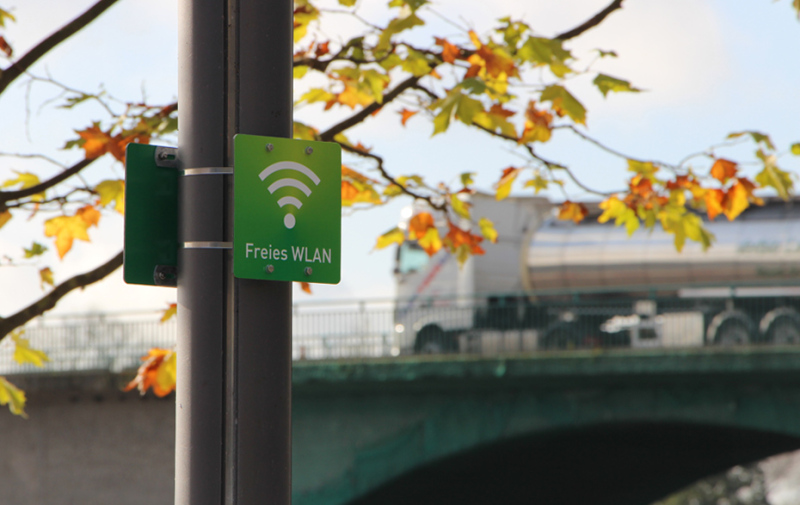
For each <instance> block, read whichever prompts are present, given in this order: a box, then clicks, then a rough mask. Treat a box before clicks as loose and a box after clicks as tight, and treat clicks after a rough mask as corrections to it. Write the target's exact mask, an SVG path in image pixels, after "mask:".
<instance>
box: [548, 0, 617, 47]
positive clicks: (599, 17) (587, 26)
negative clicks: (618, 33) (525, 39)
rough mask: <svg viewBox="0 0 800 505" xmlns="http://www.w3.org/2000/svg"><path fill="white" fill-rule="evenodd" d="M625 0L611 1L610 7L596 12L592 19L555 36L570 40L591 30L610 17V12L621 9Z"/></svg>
mask: <svg viewBox="0 0 800 505" xmlns="http://www.w3.org/2000/svg"><path fill="white" fill-rule="evenodd" d="M623 1H624V0H614V1H613V2H611V3H610V4H609V5H608V7H606V8H605V9H603V10H601V11H600V12H598V13H597V14H595V15H594V16H593V17H592V18H591V19H589V20H588V21H586V22H585V23H583V24H581V25H579V26H576V27H575V28H573V29H571V30H567V31H565V32H563V33H559V34H558V35H556V36H555V37H554V38H556V39H559V40H568V39H571V38H575V37H577V36H578V35H580V34H582V33H584V32H586V31H588V30H591V29H592V28H594V27H595V26H597V25H599V24H600V23H602V22H603V20H604V19H605V18H606V17H608V15H609V14H611V13H612V12H614V11H615V10H617V9H621V8H622V2H623Z"/></svg>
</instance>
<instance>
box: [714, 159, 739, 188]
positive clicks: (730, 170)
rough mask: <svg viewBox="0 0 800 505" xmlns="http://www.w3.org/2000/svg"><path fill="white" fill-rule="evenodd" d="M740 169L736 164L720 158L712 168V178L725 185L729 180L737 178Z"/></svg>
mask: <svg viewBox="0 0 800 505" xmlns="http://www.w3.org/2000/svg"><path fill="white" fill-rule="evenodd" d="M737 170H738V167H737V165H736V163H735V162H733V161H730V160H726V159H723V158H718V159H717V160H715V161H714V164H713V165H712V166H711V177H713V178H715V179H717V180H718V181H720V182H721V183H723V184H725V183H726V182H728V180H729V179H731V178H733V177H735V176H736V172H737Z"/></svg>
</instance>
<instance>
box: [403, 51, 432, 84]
mask: <svg viewBox="0 0 800 505" xmlns="http://www.w3.org/2000/svg"><path fill="white" fill-rule="evenodd" d="M400 66H401V68H402V69H403V70H405V71H406V72H408V73H409V74H411V75H413V76H414V77H420V76H423V75H427V74H429V73H430V71H431V66H430V64H429V63H428V59H427V58H426V57H425V55H424V54H423V53H421V52H419V51H415V50H413V49H409V50H408V56H406V59H405V60H402V62H401V63H400Z"/></svg>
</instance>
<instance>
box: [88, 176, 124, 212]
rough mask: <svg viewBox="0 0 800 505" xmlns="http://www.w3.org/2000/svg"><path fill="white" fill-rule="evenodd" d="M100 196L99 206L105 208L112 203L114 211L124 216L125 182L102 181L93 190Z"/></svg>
mask: <svg viewBox="0 0 800 505" xmlns="http://www.w3.org/2000/svg"><path fill="white" fill-rule="evenodd" d="M94 190H95V191H97V193H98V194H99V195H100V205H102V206H103V207H105V206H106V205H108V204H109V203H111V202H114V210H116V211H117V212H119V213H120V214H125V181H124V180H121V179H120V180H116V181H114V180H108V181H103V182H101V183H100V184H98V185H97V186H95V188H94Z"/></svg>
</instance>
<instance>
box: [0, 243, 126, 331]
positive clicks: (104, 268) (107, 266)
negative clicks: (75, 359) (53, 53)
mask: <svg viewBox="0 0 800 505" xmlns="http://www.w3.org/2000/svg"><path fill="white" fill-rule="evenodd" d="M121 265H122V251H120V252H119V253H118V254H117V255H116V256H114V257H113V258H111V259H110V260H108V261H107V262H105V263H103V264H102V265H100V266H99V267H97V268H95V269H94V270H91V271H89V272H86V273H83V274H80V275H76V276H75V277H72V278H71V279H69V280H67V281H64V282H62V283H61V284H59V285H58V286H56V287H55V288H53V290H52V291H50V292H49V293H48V294H47V295H45V296H43V297H42V298H40V299H39V300H37V301H36V302H34V303H33V304H31V305H29V306H27V307H25V308H24V309H22V310H20V311H19V312H17V313H16V314H14V315H12V316H9V317H7V318H3V319H0V340H2V339H3V338H4V337H5V336H6V335H8V334H9V333H10V332H11V331H13V330H14V328H18V327H20V326H22V325H24V324H25V323H27V322H28V321H30V320H31V319H33V318H35V317H38V316H41V315H42V314H44V313H45V312H46V311H48V310H50V309H52V308H53V307H55V306H56V303H58V301H59V300H60V299H61V298H63V297H64V296H66V295H67V294H68V293H69V292H71V291H73V290H75V289H79V288H84V287H86V286H88V285H90V284H93V283H95V282H97V281H99V280H101V279H103V278H105V277H106V276H108V275H109V274H110V273H111V272H113V271H114V270H116V269H117V268H119V267H120V266H121Z"/></svg>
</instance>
